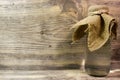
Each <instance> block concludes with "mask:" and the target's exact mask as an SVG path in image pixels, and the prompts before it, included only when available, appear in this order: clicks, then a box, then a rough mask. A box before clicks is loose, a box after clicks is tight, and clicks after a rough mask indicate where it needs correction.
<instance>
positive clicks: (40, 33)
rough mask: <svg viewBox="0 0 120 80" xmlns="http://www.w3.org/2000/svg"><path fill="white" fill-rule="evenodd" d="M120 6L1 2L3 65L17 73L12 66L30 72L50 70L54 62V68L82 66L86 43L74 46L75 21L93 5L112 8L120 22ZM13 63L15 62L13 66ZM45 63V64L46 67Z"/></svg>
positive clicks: (85, 0)
mask: <svg viewBox="0 0 120 80" xmlns="http://www.w3.org/2000/svg"><path fill="white" fill-rule="evenodd" d="M76 1H77V0H76ZM119 2H120V1H119V0H114V1H113V0H109V1H105V0H92V1H89V0H80V1H77V3H78V4H79V5H78V4H77V3H76V2H75V0H71V1H68V0H66V3H65V2H64V1H62V0H52V1H51V0H12V1H11V0H1V1H0V60H1V61H0V65H1V66H4V65H6V66H8V67H7V68H5V69H11V67H13V69H17V68H15V66H10V65H16V66H18V67H19V68H20V67H21V68H22V66H20V65H26V66H27V68H28V67H30V66H33V65H34V66H35V65H36V66H37V67H39V66H47V65H48V64H49V61H48V62H46V61H47V60H50V62H51V63H50V64H51V65H57V64H58V65H57V67H59V66H60V67H62V66H63V67H64V66H66V65H69V64H70V65H71V64H73V65H74V64H76V65H80V64H81V61H82V59H83V58H84V55H83V54H82V53H84V52H85V46H84V42H85V39H82V40H81V42H78V43H76V44H74V45H71V34H72V32H71V31H70V30H69V29H70V27H71V26H72V25H73V24H74V23H75V21H77V20H80V19H82V18H84V17H86V16H87V9H88V7H89V6H90V5H92V4H105V5H108V6H109V7H110V14H112V15H114V16H115V17H116V18H117V20H118V21H120V19H119V13H118V11H119V9H118V7H119ZM64 3H65V4H64ZM63 4H64V5H63ZM66 5H68V6H66ZM78 8H79V9H78ZM119 30H120V28H119V29H118V31H119ZM119 34H120V33H119V32H118V35H119ZM118 41H119V38H118ZM117 43H118V42H115V43H114V44H113V47H114V46H116V44H117ZM117 46H118V47H119V46H120V45H118V44H117ZM118 47H117V49H118ZM9 59H10V61H9ZM12 60H13V61H15V62H14V63H12ZM26 60H28V62H27V61H26ZM41 60H44V61H45V63H44V65H43V63H42V62H41ZM56 60H57V61H56ZM62 61H64V62H62ZM4 62H6V63H4ZM22 62H23V63H22ZM18 63H21V64H18ZM38 64H39V65H38ZM9 66H10V68H9ZM30 68H31V69H33V68H35V67H33V68H32V67H30ZM2 69H3V68H2ZM25 69H26V68H25ZM39 69H40V68H39ZM42 69H43V68H42Z"/></svg>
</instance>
